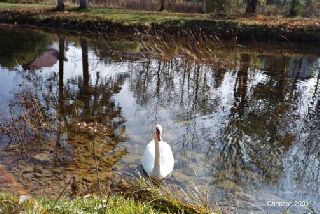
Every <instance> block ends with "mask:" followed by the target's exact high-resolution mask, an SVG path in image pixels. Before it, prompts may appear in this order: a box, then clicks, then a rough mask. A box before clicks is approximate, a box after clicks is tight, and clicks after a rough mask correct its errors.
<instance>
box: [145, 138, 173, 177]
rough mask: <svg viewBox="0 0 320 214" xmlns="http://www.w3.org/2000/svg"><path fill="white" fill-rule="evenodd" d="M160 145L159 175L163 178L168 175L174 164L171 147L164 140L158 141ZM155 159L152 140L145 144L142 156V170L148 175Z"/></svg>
mask: <svg viewBox="0 0 320 214" xmlns="http://www.w3.org/2000/svg"><path fill="white" fill-rule="evenodd" d="M159 145H160V177H161V178H164V177H166V176H168V175H169V174H170V173H171V172H172V170H173V166H174V159H173V154H172V150H171V147H170V145H169V144H168V143H166V142H164V141H160V142H159ZM154 159H155V142H154V141H153V140H152V141H150V143H149V144H148V145H147V146H146V148H145V150H144V154H143V157H142V166H143V168H144V170H145V171H146V172H147V173H148V175H150V173H151V172H152V169H153V166H154Z"/></svg>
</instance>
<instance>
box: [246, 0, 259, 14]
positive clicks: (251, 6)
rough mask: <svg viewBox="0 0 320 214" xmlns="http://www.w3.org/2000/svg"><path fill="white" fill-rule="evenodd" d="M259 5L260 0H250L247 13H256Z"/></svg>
mask: <svg viewBox="0 0 320 214" xmlns="http://www.w3.org/2000/svg"><path fill="white" fill-rule="evenodd" d="M257 5H258V0H248V3H247V8H246V13H247V14H254V13H256V9H257Z"/></svg>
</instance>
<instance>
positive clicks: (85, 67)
mask: <svg viewBox="0 0 320 214" xmlns="http://www.w3.org/2000/svg"><path fill="white" fill-rule="evenodd" d="M80 46H81V49H82V81H83V83H82V90H81V98H82V101H83V103H84V111H83V114H84V115H83V116H84V117H85V118H88V117H89V116H90V97H91V96H90V84H89V81H90V74H89V59H88V41H87V40H85V39H80Z"/></svg>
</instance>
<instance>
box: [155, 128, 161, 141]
mask: <svg viewBox="0 0 320 214" xmlns="http://www.w3.org/2000/svg"><path fill="white" fill-rule="evenodd" d="M155 135H156V136H155V137H156V138H157V139H158V141H161V139H160V131H159V129H156V133H155Z"/></svg>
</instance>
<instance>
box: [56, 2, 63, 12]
mask: <svg viewBox="0 0 320 214" xmlns="http://www.w3.org/2000/svg"><path fill="white" fill-rule="evenodd" d="M57 10H60V11H64V0H57Z"/></svg>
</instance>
